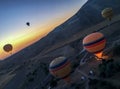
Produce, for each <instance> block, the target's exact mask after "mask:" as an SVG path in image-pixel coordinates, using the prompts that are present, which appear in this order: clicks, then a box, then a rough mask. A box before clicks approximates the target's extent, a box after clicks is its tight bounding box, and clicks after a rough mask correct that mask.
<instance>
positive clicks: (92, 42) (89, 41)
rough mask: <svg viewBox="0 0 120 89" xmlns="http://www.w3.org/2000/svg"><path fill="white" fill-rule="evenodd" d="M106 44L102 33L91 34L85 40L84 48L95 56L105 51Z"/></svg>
mask: <svg viewBox="0 0 120 89" xmlns="http://www.w3.org/2000/svg"><path fill="white" fill-rule="evenodd" d="M105 44H106V39H105V37H104V35H103V34H102V33H100V32H95V33H92V34H89V35H87V36H86V37H85V38H84V39H83V46H84V48H85V49H86V50H87V51H88V52H91V53H94V54H95V53H99V52H101V51H103V49H104V48H105Z"/></svg>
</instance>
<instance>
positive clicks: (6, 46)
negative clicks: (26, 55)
mask: <svg viewBox="0 0 120 89" xmlns="http://www.w3.org/2000/svg"><path fill="white" fill-rule="evenodd" d="M3 49H4V51H6V52H10V51H12V49H13V47H12V45H11V44H6V45H4V47H3Z"/></svg>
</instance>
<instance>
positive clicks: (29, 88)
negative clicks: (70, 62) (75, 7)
mask: <svg viewBox="0 0 120 89" xmlns="http://www.w3.org/2000/svg"><path fill="white" fill-rule="evenodd" d="M106 7H112V8H113V10H114V16H115V17H116V18H114V19H113V22H112V24H111V26H107V27H106V25H107V21H104V19H103V18H102V16H101V11H102V10H103V9H104V8H106ZM119 8H120V0H88V2H87V3H86V4H85V5H83V7H82V8H81V9H80V10H79V11H78V12H77V13H76V14H75V15H74V16H72V17H71V18H70V19H68V20H67V21H65V22H64V23H63V24H61V25H60V26H58V27H56V28H55V29H53V31H52V32H50V33H49V34H48V35H47V36H46V37H44V38H42V39H41V40H39V41H38V42H36V43H34V44H32V45H31V46H29V47H27V48H25V49H23V50H21V51H20V52H18V53H16V54H14V55H12V56H11V57H9V58H7V59H5V60H3V61H1V62H0V70H1V71H0V89H11V88H13V89H41V86H42V85H41V82H42V81H43V80H44V79H45V78H46V76H47V74H48V69H47V68H48V64H49V63H50V61H51V60H52V59H54V58H55V57H57V56H61V55H64V56H67V57H71V59H72V57H73V58H74V56H75V54H76V53H78V52H79V51H80V50H81V48H82V45H81V41H82V37H83V36H85V35H86V34H89V33H90V32H92V31H95V30H96V29H98V28H101V27H102V28H103V27H105V28H104V30H103V31H101V32H102V33H104V34H105V35H106V37H107V38H108V40H109V42H114V41H117V40H119V38H120V37H119V35H120V31H119V29H120V26H119V23H120V22H119V21H117V19H120V16H117V15H119V14H120V9H119ZM116 21H117V22H116ZM116 33H117V34H116ZM112 36H115V37H114V38H113V37H112ZM74 38H75V39H74Z"/></svg>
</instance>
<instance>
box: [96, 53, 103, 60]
mask: <svg viewBox="0 0 120 89" xmlns="http://www.w3.org/2000/svg"><path fill="white" fill-rule="evenodd" d="M102 54H103V52H99V53H96V54H94V55H95V56H96V57H97V58H96V59H97V60H101V59H102Z"/></svg>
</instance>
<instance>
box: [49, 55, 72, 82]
mask: <svg viewBox="0 0 120 89" xmlns="http://www.w3.org/2000/svg"><path fill="white" fill-rule="evenodd" d="M49 71H50V73H51V74H52V75H53V76H55V77H57V78H61V79H64V80H65V81H66V82H70V77H69V76H70V73H71V63H70V61H69V60H68V59H67V58H66V57H58V58H55V59H54V60H53V61H52V62H51V63H50V66H49Z"/></svg>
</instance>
